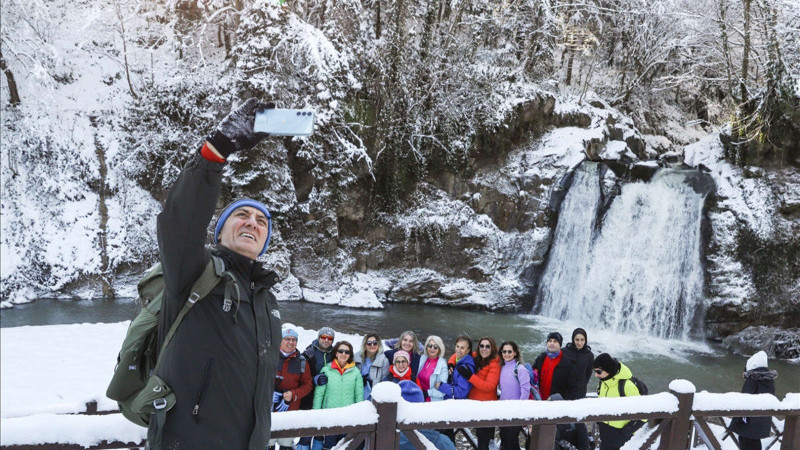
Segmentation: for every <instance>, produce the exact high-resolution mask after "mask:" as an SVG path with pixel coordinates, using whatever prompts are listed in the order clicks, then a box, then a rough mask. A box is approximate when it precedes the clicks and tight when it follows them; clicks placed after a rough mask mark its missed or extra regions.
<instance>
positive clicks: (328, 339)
mask: <svg viewBox="0 0 800 450" xmlns="http://www.w3.org/2000/svg"><path fill="white" fill-rule="evenodd" d="M319 338H320V339H322V340H323V341H332V340H333V336H328V335H327V334H323V335H322V336H320V337H319Z"/></svg>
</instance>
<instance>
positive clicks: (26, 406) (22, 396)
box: [0, 322, 800, 449]
mask: <svg viewBox="0 0 800 450" xmlns="http://www.w3.org/2000/svg"><path fill="white" fill-rule="evenodd" d="M127 326H128V322H121V323H111V324H73V325H49V326H37V327H30V326H28V327H17V328H3V329H0V355H2V364H0V391H2V395H1V396H0V421H1V422H0V445H14V444H37V443H54V442H58V443H74V444H80V445H84V446H88V445H92V444H96V443H98V442H100V441H102V440H109V441H111V440H121V441H126V442H139V441H141V440H142V439H144V438H145V436H146V433H145V429H144V428H141V427H138V426H136V425H134V424H132V423H130V422H128V421H127V420H125V419H124V418H122V417H121V415H119V414H111V415H105V416H86V415H74V414H71V413H77V412H81V411H84V410H85V408H86V403H87V402H91V401H96V402H97V403H98V409H100V410H114V409H116V404H115V403H114V402H112V401H110V400H109V399H107V398H105V395H104V393H105V389H106V386H107V383H108V381H109V380H110V378H111V374H112V372H113V369H114V362H115V361H116V354H117V352H118V350H119V345H120V343H121V341H122V339H123V337H124V335H125V332H126V330H127ZM284 326H285V327H289V326H292V327H293V328H295V329H296V330H297V331H298V333H299V335H300V338H299V339H298V347H299V348H305V347H306V346H307V345H309V344H310V343H311V342H312V341H313V340H314V339H315V338H316V336H317V333H316V332H315V331H314V330H306V329H302V328H299V327H294V326H293V325H291V324H285V325H284ZM336 338H337V340H348V341H350V342H351V343H353V344H354V346H355V347H356V348H358V346H359V345H360V342H361V339H362V337H361V336H359V335H355V334H345V333H337V336H336ZM670 387H671V388H672V389H674V390H676V391H681V392H692V391H694V386H693V385H692V384H691V383H690V382H688V381H675V382H673V383H672V384H671V385H670ZM394 388H396V386H395V385H388V386H386V387H385V388H384V387H382V389H378V388H377V386H376V391H377V392H378V393H379V394H378V395H379V397H381V396H382V397H381V398H382V400H383V401H392V400H393V399H396V397H397V395H399V392H394V390H393V389H394ZM376 391H373V392H376ZM382 391H385V392H382ZM453 406H454V405H453V404H452V403H451V402H441V403H433V404H424V405H413V406H412V405H411V404H405V403H403V402H401V406H400V409H399V411H398V420H399V421H400V422H403V423H409V424H411V423H424V422H431V421H438V420H472V419H503V418H506V419H508V418H515V417H517V418H518V417H524V418H530V419H536V418H553V417H558V416H575V417H585V416H587V415H592V414H600V413H604V412H605V413H608V412H641V413H649V412H674V411H677V408H678V404H677V399H676V398H675V397H674V396H672V395H671V394H669V393H657V394H654V395H650V396H647V397H646V398H621V399H608V400H598V399H584V400H580V401H575V402H559V403H549V402H527V401H515V402H496V403H485V402H473V401H467V400H459V401H458V407H457V408H454V407H453ZM694 407H695V408H696V409H702V410H736V409H744V408H757V409H773V408H775V409H798V408H800V394H797V393H793V394H787V396H786V398H784V399H783V400H779V399H777V398H775V397H774V396H770V395H758V396H751V395H746V394H739V393H727V394H711V393H706V392H702V393H698V394H696V395H695V400H694ZM376 420H377V415H376V412H375V408H374V407H373V406H372V405H371V404H370V403H366V402H365V403H361V404H357V405H352V406H350V407H348V409H347V411H342V413H341V414H329V413H328V414H326V413H325V412H322V411H310V412H307V411H302V412H292V413H283V414H278V415H276V416H275V417H274V419H273V429H275V430H279V429H291V428H295V427H301V426H308V424H309V423H315V424H320V425H321V424H326V425H357V424H370V423H375V421H376ZM715 432H718V434H719V435H720V437H721V434H722V429H717V430H716V431H715ZM729 442H730V440H728V441H724V442H723V445H724V448H726V449H727V448H733V447H728V443H729ZM765 442H767V440H765Z"/></svg>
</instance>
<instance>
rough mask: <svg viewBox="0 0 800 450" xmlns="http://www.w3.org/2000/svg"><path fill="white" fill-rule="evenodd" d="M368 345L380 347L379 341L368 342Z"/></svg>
mask: <svg viewBox="0 0 800 450" xmlns="http://www.w3.org/2000/svg"><path fill="white" fill-rule="evenodd" d="M367 345H369V346H370V347H372V346H373V345H378V341H367Z"/></svg>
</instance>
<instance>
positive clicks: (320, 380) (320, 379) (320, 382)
mask: <svg viewBox="0 0 800 450" xmlns="http://www.w3.org/2000/svg"><path fill="white" fill-rule="evenodd" d="M326 384H328V376H327V375H325V374H324V373H321V374H319V375H317V376H315V377H314V386H325V385H326Z"/></svg>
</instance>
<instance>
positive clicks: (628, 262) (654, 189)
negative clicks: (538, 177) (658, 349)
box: [538, 163, 704, 339]
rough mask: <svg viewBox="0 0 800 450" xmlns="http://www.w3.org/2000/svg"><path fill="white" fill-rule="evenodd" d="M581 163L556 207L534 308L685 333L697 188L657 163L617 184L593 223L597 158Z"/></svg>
mask: <svg viewBox="0 0 800 450" xmlns="http://www.w3.org/2000/svg"><path fill="white" fill-rule="evenodd" d="M583 166H586V167H583ZM583 166H582V167H581V168H580V169H579V170H578V172H577V173H576V174H575V177H576V178H575V181H574V182H573V185H572V187H571V188H570V191H569V192H568V194H567V196H566V198H565V200H564V203H563V205H562V207H561V213H560V217H559V222H558V225H557V227H556V238H555V241H554V243H553V248H552V250H551V257H550V258H549V261H548V265H547V268H546V269H545V272H544V275H543V277H542V282H541V284H540V289H539V296H538V298H539V301H540V303H541V313H542V314H544V315H547V316H550V317H556V318H559V319H565V320H570V321H573V322H577V323H586V324H596V325H600V326H603V327H605V328H607V329H610V330H614V331H617V332H627V333H635V334H650V335H653V336H655V337H659V338H667V339H685V338H687V337H688V335H689V334H690V332H691V331H692V330H691V326H692V324H693V319H694V315H695V312H696V311H697V306H698V305H699V304H700V303H701V300H702V287H703V271H702V266H701V262H700V224H701V219H702V208H703V201H704V196H703V195H701V194H698V193H696V192H694V190H693V189H692V188H691V186H689V185H688V184H686V183H685V182H684V177H683V175H682V174H681V173H680V172H679V171H670V170H661V171H659V172H658V173H657V174H656V175H655V177H653V179H652V180H651V181H650V182H649V183H642V182H638V183H629V184H626V185H624V186H623V188H622V192H621V193H620V195H619V196H617V198H615V199H614V201H613V203H612V204H611V207H610V208H609V210H608V211H607V212H606V214H605V216H604V217H603V221H602V227H601V228H600V230H599V231H595V227H596V223H595V222H596V218H595V217H596V211H597V208H598V207H599V203H600V188H599V180H598V177H597V166H596V164H591V165H588V163H585V164H584V165H583ZM589 178H591V180H589ZM562 223H564V226H563V227H562ZM593 236H594V237H593ZM587 240H588V242H587Z"/></svg>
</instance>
